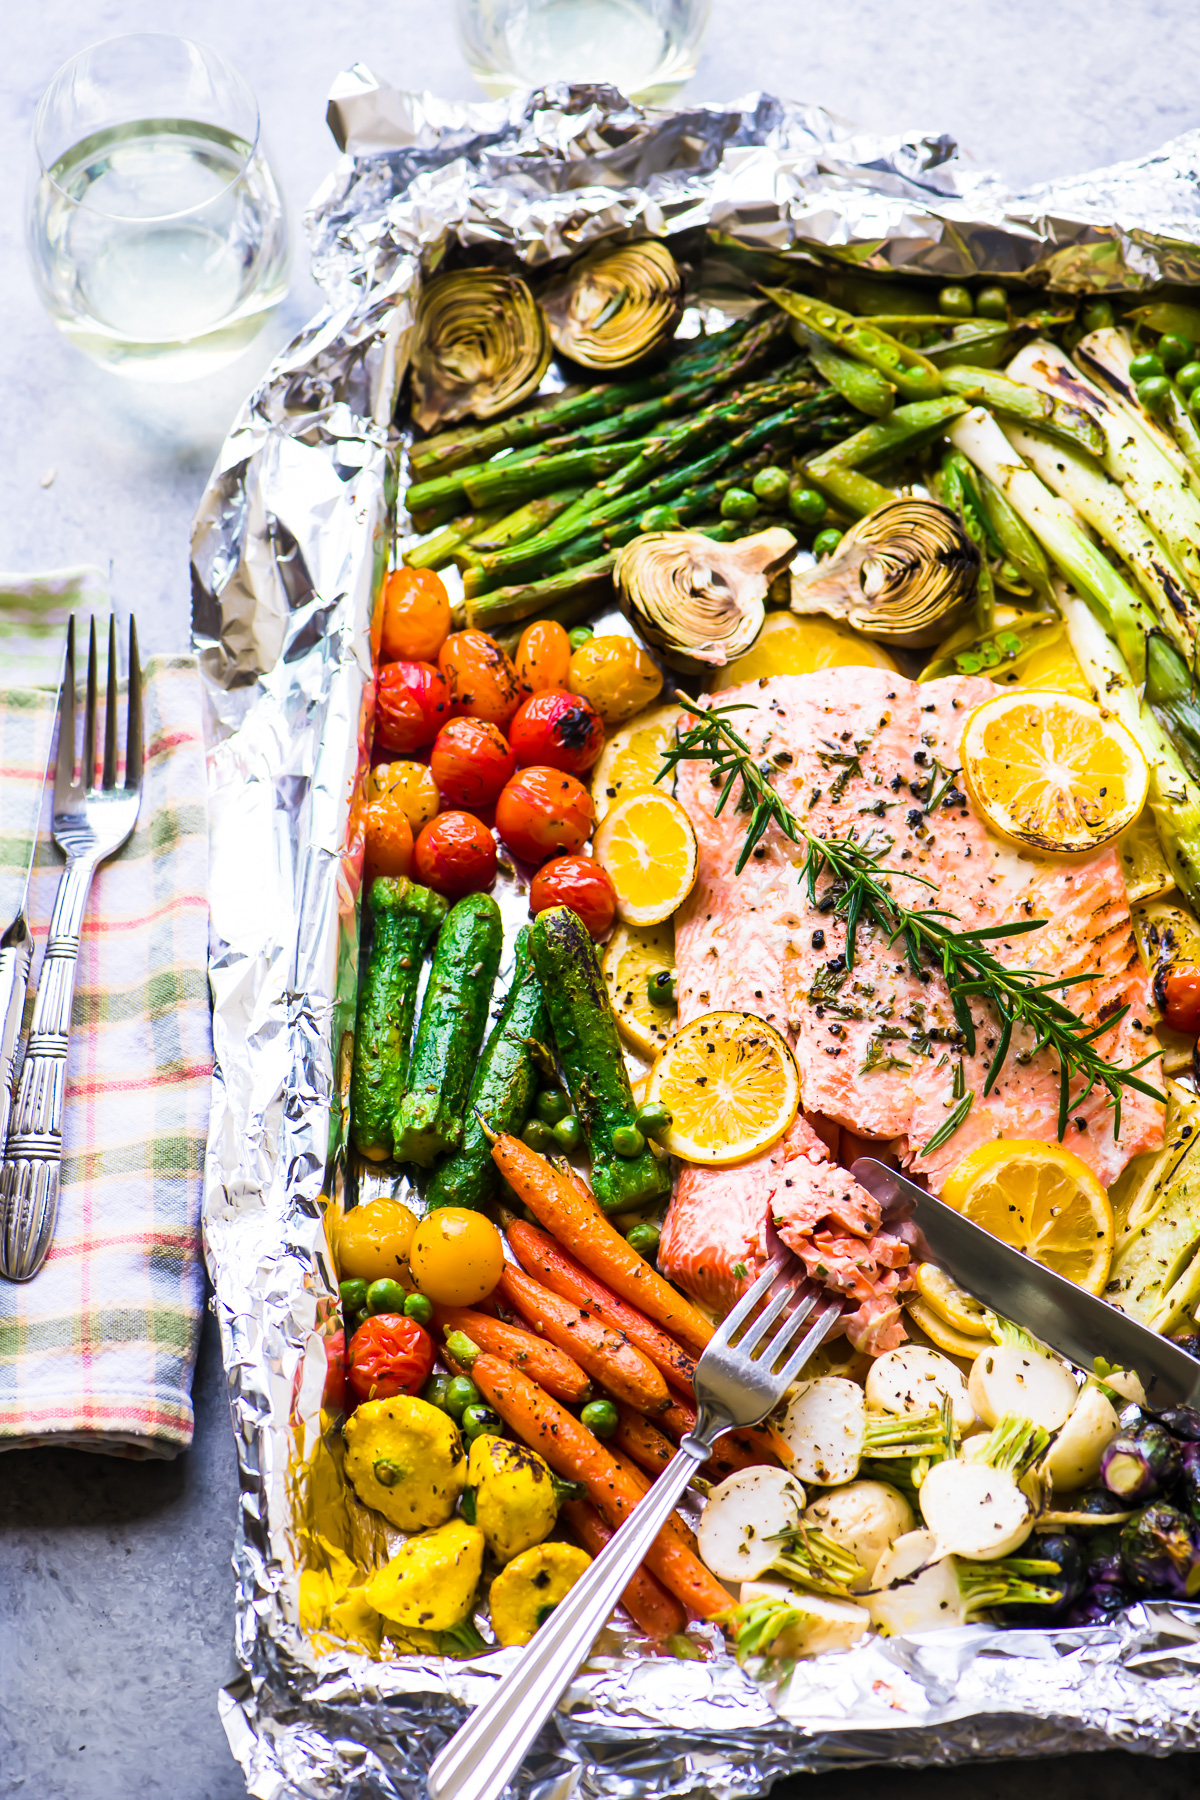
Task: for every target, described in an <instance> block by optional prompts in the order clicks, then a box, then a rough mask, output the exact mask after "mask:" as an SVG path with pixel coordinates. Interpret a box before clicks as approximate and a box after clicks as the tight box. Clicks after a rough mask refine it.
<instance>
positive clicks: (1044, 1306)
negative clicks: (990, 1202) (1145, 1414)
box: [850, 1156, 1200, 1409]
mask: <svg viewBox="0 0 1200 1800" xmlns="http://www.w3.org/2000/svg"><path fill="white" fill-rule="evenodd" d="M850 1173H851V1174H852V1175H853V1177H854V1179H855V1180H856V1181H857V1182H858V1183H859V1184H860V1186H862V1187H865V1188H866V1190H867V1192H868V1193H869V1194H873V1195H874V1197H875V1198H876V1200H878V1201H879V1202H880V1204H881V1205H882V1206H883V1209H884V1218H885V1223H887V1224H888V1225H889V1226H895V1225H896V1224H898V1223H899V1222H900V1221H901V1220H902V1219H911V1220H912V1221H913V1223H914V1224H915V1225H916V1227H917V1229H918V1230H919V1231H920V1233H921V1236H922V1237H923V1238H924V1240H925V1245H926V1248H927V1250H928V1253H929V1257H930V1260H931V1261H933V1262H936V1263H938V1264H939V1265H940V1266H941V1267H942V1268H943V1269H945V1271H946V1273H947V1275H950V1276H952V1277H953V1279H954V1280H955V1281H957V1282H958V1284H959V1286H960V1287H964V1288H966V1290H967V1292H968V1293H969V1294H974V1296H975V1298H976V1299H977V1300H982V1301H983V1303H984V1305H985V1306H990V1307H991V1308H992V1311H993V1312H997V1313H1000V1314H1001V1315H1002V1316H1003V1317H1004V1318H1006V1319H1012V1321H1013V1322H1014V1324H1017V1325H1023V1326H1024V1327H1025V1329H1026V1331H1030V1332H1032V1333H1033V1335H1034V1337H1037V1338H1041V1340H1042V1342H1043V1343H1046V1344H1049V1345H1050V1347H1051V1349H1052V1350H1057V1351H1058V1353H1059V1355H1060V1356H1065V1357H1066V1358H1067V1360H1068V1362H1073V1363H1074V1364H1075V1365H1076V1366H1077V1367H1078V1368H1080V1369H1084V1370H1086V1371H1088V1372H1090V1371H1091V1370H1092V1369H1093V1368H1094V1367H1095V1362H1096V1358H1097V1357H1098V1356H1103V1357H1104V1358H1105V1359H1106V1360H1107V1361H1108V1362H1109V1363H1110V1364H1111V1365H1112V1367H1113V1368H1116V1369H1132V1370H1134V1371H1135V1373H1136V1374H1137V1375H1139V1376H1140V1377H1141V1382H1142V1386H1143V1387H1144V1388H1145V1390H1146V1399H1147V1401H1148V1402H1149V1404H1150V1405H1151V1406H1152V1407H1154V1408H1156V1409H1157V1408H1162V1407H1166V1406H1176V1405H1180V1404H1184V1405H1192V1406H1194V1405H1196V1404H1197V1403H1198V1402H1200V1362H1198V1361H1197V1360H1196V1358H1195V1357H1194V1356H1189V1355H1188V1353H1187V1351H1186V1350H1181V1349H1180V1347H1179V1345H1178V1344H1173V1343H1172V1342H1171V1340H1170V1339H1169V1338H1163V1337H1159V1335H1158V1333H1157V1332H1154V1331H1147V1329H1146V1327H1145V1326H1144V1325H1139V1324H1138V1322H1137V1320H1136V1319H1131V1318H1130V1317H1129V1316H1128V1314H1126V1313H1122V1312H1118V1311H1117V1309H1116V1307H1115V1306H1109V1305H1108V1303H1107V1301H1104V1300H1098V1299H1097V1298H1096V1296H1095V1295H1094V1294H1088V1293H1085V1292H1084V1290H1083V1289H1082V1288H1079V1287H1076V1286H1075V1283H1074V1282H1073V1281H1067V1280H1065V1279H1064V1277H1063V1276H1061V1275H1056V1274H1055V1273H1054V1272H1053V1270H1051V1269H1044V1268H1043V1267H1042V1265H1041V1264H1040V1263H1035V1262H1034V1261H1033V1259H1032V1258H1031V1257H1028V1256H1024V1255H1022V1253H1021V1251H1020V1250H1014V1249H1013V1247H1012V1245H1011V1244H1006V1243H1004V1242H1003V1241H1002V1240H1001V1239H1000V1238H996V1237H993V1236H992V1234H991V1232H990V1231H984V1230H983V1229H982V1227H981V1226H979V1225H975V1224H973V1223H972V1221H971V1220H970V1219H964V1218H963V1216H962V1214H961V1213H957V1212H955V1210H954V1208H953V1207H952V1206H947V1205H946V1203H945V1201H944V1200H937V1199H935V1198H934V1196H933V1195H932V1194H927V1193H925V1192H924V1190H923V1189H921V1188H919V1187H915V1186H914V1185H913V1183H912V1182H911V1181H906V1180H905V1178H904V1176H903V1175H899V1174H897V1173H896V1171H895V1170H894V1169H887V1168H885V1167H884V1165H883V1164H882V1163H879V1162H876V1161H875V1160H874V1158H873V1157H869V1156H865V1157H860V1158H859V1160H858V1162H856V1163H855V1164H854V1167H853V1168H852V1169H851V1171H850Z"/></svg>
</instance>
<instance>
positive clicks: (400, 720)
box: [375, 662, 450, 751]
mask: <svg viewBox="0 0 1200 1800" xmlns="http://www.w3.org/2000/svg"><path fill="white" fill-rule="evenodd" d="M449 717H450V696H449V694H448V693H447V691H446V683H445V682H444V681H443V679H442V677H441V675H440V674H439V672H438V671H437V669H435V668H434V666H433V664H432V663H424V662H394V663H385V664H384V666H383V668H382V669H380V671H379V682H378V685H377V686H376V689H375V742H376V743H377V744H382V745H383V747H384V749H385V750H402V751H403V750H421V749H423V748H424V746H425V745H426V744H432V742H433V740H434V738H435V737H436V736H437V734H438V731H439V730H440V729H441V726H442V725H443V724H444V722H445V721H446V720H447V719H448V718H449Z"/></svg>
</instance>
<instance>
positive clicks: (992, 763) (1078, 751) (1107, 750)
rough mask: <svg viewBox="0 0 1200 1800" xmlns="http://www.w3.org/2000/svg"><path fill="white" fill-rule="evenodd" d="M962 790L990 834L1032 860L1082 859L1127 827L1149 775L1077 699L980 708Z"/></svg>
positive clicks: (1004, 701) (1124, 734) (1093, 709)
mask: <svg viewBox="0 0 1200 1800" xmlns="http://www.w3.org/2000/svg"><path fill="white" fill-rule="evenodd" d="M962 760H963V776H964V779H965V780H966V784H967V791H968V792H969V794H970V796H971V799H972V800H973V801H974V803H975V805H976V807H977V809H978V810H979V812H981V813H982V814H983V817H984V819H985V820H986V821H987V823H988V825H989V826H991V827H992V829H993V830H994V831H997V832H998V833H999V834H1000V835H1001V836H1002V837H1006V838H1008V839H1009V840H1010V842H1012V843H1014V844H1018V845H1019V846H1020V847H1021V848H1022V849H1024V850H1034V851H1037V852H1038V853H1039V854H1040V855H1054V856H1090V855H1092V854H1093V852H1095V851H1096V850H1099V849H1102V848H1103V846H1104V845H1105V844H1108V843H1111V842H1112V841H1113V839H1114V838H1117V837H1119V836H1120V834H1121V833H1122V832H1123V831H1124V830H1126V829H1127V827H1128V826H1130V825H1132V824H1133V822H1134V820H1135V819H1136V818H1137V816H1138V814H1139V813H1140V812H1141V810H1142V807H1143V806H1144V804H1145V801H1146V789H1147V787H1148V786H1149V781H1150V771H1149V769H1148V768H1147V767H1146V759H1145V757H1144V756H1143V755H1142V753H1141V751H1140V750H1139V749H1138V746H1137V743H1136V742H1135V740H1134V738H1133V736H1132V734H1131V733H1130V732H1129V731H1127V730H1126V728H1125V727H1124V725H1122V724H1121V722H1120V720H1119V719H1115V718H1114V717H1113V715H1112V714H1111V713H1109V712H1105V711H1104V709H1103V708H1102V707H1099V706H1093V705H1092V703H1091V702H1090V701H1088V700H1081V699H1080V698H1079V697H1078V695H1076V694H1065V693H1040V692H1037V691H1032V692H1031V691H1029V690H1024V691H1018V692H1014V693H1009V694H997V695H996V697H995V699H994V700H985V701H984V703H983V705H982V706H977V707H976V708H975V711H974V712H973V713H972V714H971V716H970V718H969V719H968V720H967V723H966V727H965V729H964V731H963V738H962Z"/></svg>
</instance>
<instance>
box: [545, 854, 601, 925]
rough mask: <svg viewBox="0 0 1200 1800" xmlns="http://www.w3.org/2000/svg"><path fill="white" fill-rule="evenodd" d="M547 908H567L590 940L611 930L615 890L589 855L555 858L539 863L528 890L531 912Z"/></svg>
mask: <svg viewBox="0 0 1200 1800" xmlns="http://www.w3.org/2000/svg"><path fill="white" fill-rule="evenodd" d="M549 906H569V907H570V909H571V911H572V912H573V913H578V914H579V917H580V918H581V919H582V920H583V922H584V924H585V925H586V926H587V928H588V930H589V931H590V932H591V934H592V936H593V937H594V938H602V937H604V936H605V935H606V934H607V933H608V932H609V931H611V930H612V922H613V917H614V915H615V913H616V910H617V890H616V888H615V887H614V886H613V880H612V876H611V875H610V874H609V872H608V870H607V869H602V868H601V867H600V864H599V863H598V862H593V861H592V859H591V857H590V856H556V857H554V858H553V859H552V861H550V862H548V863H543V864H542V866H541V868H540V869H539V870H538V872H537V874H536V875H535V876H534V878H533V881H532V883H531V884H530V888H529V910H530V912H531V913H540V912H545V911H546V908H547V907H549Z"/></svg>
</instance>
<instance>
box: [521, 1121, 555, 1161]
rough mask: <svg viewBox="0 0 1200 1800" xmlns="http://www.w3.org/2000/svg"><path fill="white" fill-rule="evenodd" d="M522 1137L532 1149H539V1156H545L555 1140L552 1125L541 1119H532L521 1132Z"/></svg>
mask: <svg viewBox="0 0 1200 1800" xmlns="http://www.w3.org/2000/svg"><path fill="white" fill-rule="evenodd" d="M521 1137H522V1139H523V1141H524V1142H525V1143H526V1144H528V1145H529V1148H530V1149H531V1150H536V1151H537V1153H538V1155H539V1156H544V1155H545V1154H546V1152H547V1150H548V1149H549V1148H550V1145H551V1144H552V1143H553V1141H554V1140H553V1139H552V1138H551V1136H550V1127H549V1126H548V1125H546V1124H544V1123H543V1121H542V1120H541V1119H530V1121H529V1123H528V1125H526V1127H525V1129H524V1131H523V1132H522V1133H521Z"/></svg>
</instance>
